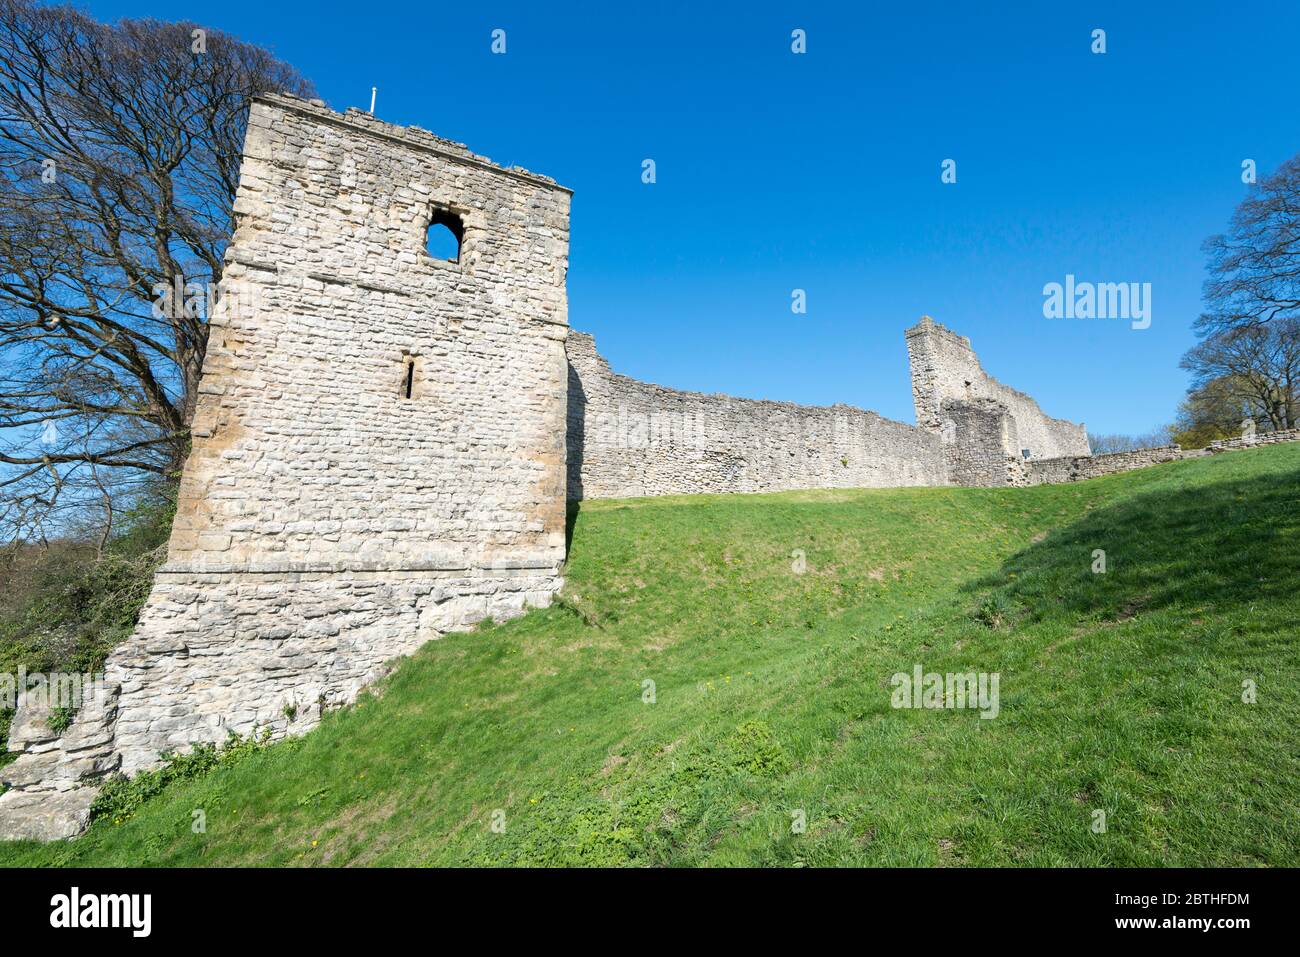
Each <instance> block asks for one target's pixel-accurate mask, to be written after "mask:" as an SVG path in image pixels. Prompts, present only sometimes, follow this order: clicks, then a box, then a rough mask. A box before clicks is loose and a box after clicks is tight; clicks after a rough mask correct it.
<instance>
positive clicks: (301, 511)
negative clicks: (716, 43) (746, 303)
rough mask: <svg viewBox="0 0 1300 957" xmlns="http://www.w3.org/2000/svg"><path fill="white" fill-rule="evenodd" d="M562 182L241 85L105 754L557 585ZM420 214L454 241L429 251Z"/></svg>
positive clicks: (154, 749) (184, 739) (307, 713)
mask: <svg viewBox="0 0 1300 957" xmlns="http://www.w3.org/2000/svg"><path fill="white" fill-rule="evenodd" d="M569 199H570V195H569V192H568V191H567V190H565V189H563V188H561V187H558V186H556V185H555V184H554V182H552V181H550V180H547V179H545V178H544V177H539V176H535V175H532V174H528V173H526V172H523V171H514V170H503V169H501V168H499V167H496V166H493V165H492V164H491V163H489V162H488V161H486V160H484V159H483V158H481V157H477V156H475V155H473V154H472V153H470V152H469V151H468V150H466V149H465V148H464V147H463V146H460V145H458V144H454V143H450V142H448V141H446V140H441V139H439V138H437V137H435V136H433V135H432V134H431V133H427V132H425V131H422V130H418V129H414V128H411V129H404V128H401V127H394V126H391V125H388V124H384V123H381V122H379V121H377V120H374V119H372V118H371V117H369V116H367V115H365V114H362V113H359V112H357V111H350V112H349V113H348V114H346V115H339V114H335V113H332V112H330V111H329V110H327V109H325V108H324V107H323V106H320V105H315V104H311V103H306V102H303V101H301V100H296V99H292V98H282V97H267V98H261V99H258V100H256V101H254V103H253V105H252V108H251V113H250V117H249V126H248V134H247V138H246V143H245V152H244V161H243V165H242V168H241V176H240V183H239V189H238V196H237V199H236V202H235V207H234V209H235V214H236V218H237V229H236V231H235V233H234V236H233V238H232V240H231V243H230V245H229V247H228V250H227V253H226V267H225V274H224V278H223V280H222V284H221V301H220V303H219V305H218V306H217V307H216V309H215V311H214V314H213V316H212V318H211V324H210V325H211V334H210V340H209V344H208V351H207V356H206V359H205V363H204V368H203V376H202V382H201V386H200V390H199V391H200V398H199V404H198V408H197V412H196V415H195V420H194V426H193V437H194V444H193V451H192V454H191V455H190V458H189V460H188V462H187V463H186V466H185V470H184V475H183V478H182V481H181V487H180V496H179V506H178V512H177V517H176V522H175V526H174V530H173V533H172V537H171V541H170V546H169V551H168V559H167V562H166V564H165V565H164V567H163V568H162V570H161V571H160V572H159V574H158V578H157V582H156V584H155V587H154V589H153V592H152V594H151V595H150V597H149V600H148V603H147V605H146V606H145V609H144V612H143V614H142V617H141V620H140V623H139V626H138V627H137V630H136V632H135V634H134V636H133V637H132V638H131V639H130V640H128V641H127V642H126V643H125V644H124V645H123V646H121V647H120V648H119V649H118V650H116V651H115V652H114V653H113V654H112V655H111V657H110V658H109V661H108V664H107V668H106V677H107V679H108V683H109V685H110V686H111V687H112V688H113V694H114V703H113V705H112V709H111V710H112V712H113V713H112V715H111V716H110V717H109V718H104V717H103V715H104V714H105V713H107V712H106V711H104V709H100V711H99V713H97V714H96V716H95V720H96V721H97V722H99V723H100V724H101V725H103V727H104V728H105V729H107V730H106V732H100V731H97V732H96V734H95V735H94V737H95V739H96V744H95V750H94V752H93V754H94V756H95V757H96V759H97V761H96V768H97V769H98V770H100V771H102V770H104V769H105V768H106V767H108V766H112V765H120V767H121V768H122V770H124V771H128V772H130V771H134V770H137V769H139V768H142V767H145V766H147V765H149V764H151V763H153V762H155V761H156V760H157V758H158V754H159V752H161V751H162V750H164V749H167V748H177V747H180V746H183V745H187V744H191V743H193V742H196V741H212V740H222V739H224V738H225V736H226V734H227V733H228V732H230V731H235V732H240V733H249V732H251V731H252V730H253V729H255V728H258V729H261V728H268V727H269V728H270V729H271V730H272V732H273V733H274V734H277V735H278V734H282V733H285V732H286V731H288V730H305V729H306V728H308V727H310V726H311V725H312V724H313V723H314V722H315V720H316V719H317V718H318V716H319V713H320V708H321V706H322V705H325V704H330V703H337V702H342V701H347V700H350V699H351V698H352V697H353V696H354V695H355V693H356V691H357V689H358V688H360V687H361V686H362V685H363V684H365V683H367V682H369V681H370V680H373V678H375V677H376V676H377V675H378V674H379V673H381V671H382V669H383V667H384V663H385V661H387V660H388V659H390V658H393V657H395V656H397V655H401V654H405V653H409V652H410V651H412V650H414V649H415V648H416V647H418V646H419V645H420V644H421V643H423V642H424V641H426V640H428V639H430V638H434V637H437V636H438V635H440V634H442V633H444V632H445V631H448V630H451V629H455V628H461V627H464V626H466V625H467V624H469V623H471V622H473V621H476V620H478V619H480V618H482V617H484V616H486V615H496V616H500V617H505V616H508V615H511V614H517V613H518V612H519V611H521V610H522V608H523V607H524V606H525V605H529V604H545V603H546V602H547V601H548V600H549V596H550V595H551V594H552V593H553V592H554V591H555V590H556V589H557V588H558V587H559V586H560V578H559V572H560V565H561V563H562V562H563V560H564V550H565V495H564V492H565V482H566V474H565V445H564V434H565V433H564V430H565V422H566V401H567V387H568V382H567V365H566V360H565V352H564V340H565V335H566V333H567V323H568V320H567V311H566V298H565V273H566V270H567V263H568V214H569ZM438 209H443V210H450V211H451V212H452V213H454V214H455V215H457V216H459V217H460V218H461V219H462V220H463V223H464V239H463V243H462V245H461V252H460V261H459V263H450V262H443V261H436V260H433V259H431V258H430V257H429V256H428V255H427V253H426V252H425V231H426V227H427V225H428V223H429V222H430V220H431V218H432V217H433V215H434V211H435V210H438ZM409 363H414V371H413V394H412V396H411V397H410V398H406V396H405V386H406V382H407V376H408V364H409ZM85 710H86V711H87V720H89V717H90V712H93V711H95V709H85ZM79 720H80V716H79ZM80 733H81V732H80V729H79V727H78V725H77V724H74V726H73V729H72V731H71V732H70V734H69V735H67V736H65V738H66V739H70V740H72V741H74V742H75V741H79V740H80V739H79V738H78V734H80ZM83 737H84V735H83ZM61 748H62V745H61V744H60V743H59V742H54V743H52V744H51V743H49V742H47V743H46V746H44V750H43V752H42V753H43V754H45V757H43V758H41V761H43V762H45V763H47V764H48V763H50V762H53V761H56V759H57V760H58V761H62V764H63V765H65V766H67V765H68V762H69V761H71V759H72V757H73V755H71V754H70V753H68V754H65V755H63V757H64V758H67V759H68V760H67V761H63V759H62V758H59V757H58V755H57V754H56V755H55V757H54V758H51V757H50V755H51V754H55V753H56V752H59V751H60V749H61ZM63 750H69V749H63ZM30 757H31V755H28V754H24V755H23V756H22V757H20V758H19V762H27V763H26V764H22V763H19V766H18V767H17V770H16V771H15V770H14V768H13V766H10V768H9V769H7V773H9V775H10V776H11V777H15V778H17V779H18V780H20V781H22V782H23V787H24V788H39V787H42V786H45V785H47V784H51V783H52V782H54V783H57V786H58V787H60V788H62V787H63V786H64V785H65V784H68V782H67V781H66V777H67V775H62V774H53V775H45V776H44V777H43V778H42V780H35V781H34V780H32V778H33V774H32V772H31V761H28V759H29V758H30ZM83 763H84V762H83ZM5 798H8V795H5V796H3V797H0V801H4V800H5ZM13 800H16V799H11V800H10V803H11V804H12V802H13ZM2 810H3V809H2V808H0V811H2ZM3 818H4V815H3V814H2V813H0V831H3V830H5V827H4V826H3Z"/></svg>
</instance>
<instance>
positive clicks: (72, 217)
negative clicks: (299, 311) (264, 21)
mask: <svg viewBox="0 0 1300 957" xmlns="http://www.w3.org/2000/svg"><path fill="white" fill-rule="evenodd" d="M261 91H288V92H292V93H294V94H296V95H299V96H312V95H314V93H313V91H312V89H311V87H310V85H309V84H308V83H307V82H306V81H305V80H304V79H303V78H302V77H301V76H299V75H298V73H297V72H296V71H295V70H294V69H293V68H292V67H290V66H288V65H286V64H284V63H282V62H280V61H279V60H277V59H276V58H275V57H274V56H272V55H271V54H270V53H269V52H267V51H266V50H263V49H261V48H259V47H256V46H253V45H250V44H247V43H244V42H242V41H239V40H237V39H235V38H234V37H231V36H228V35H226V34H223V33H221V32H219V31H216V30H204V29H203V28H200V27H199V26H198V25H196V24H192V23H165V22H160V21H157V20H123V21H121V22H119V23H116V24H102V23H99V22H97V21H95V20H93V19H91V18H90V17H88V16H86V15H85V14H83V13H81V12H80V11H78V10H76V9H74V8H72V7H67V6H59V7H38V6H35V5H33V4H32V3H30V2H29V0H0V542H4V541H14V540H18V539H19V538H26V537H30V536H32V535H34V534H35V535H40V534H44V533H45V532H46V531H48V530H49V529H50V528H52V527H54V528H57V527H59V523H60V522H61V521H62V520H63V518H65V517H66V514H67V510H69V509H71V510H84V509H85V508H87V507H92V508H98V509H101V510H104V509H110V510H111V508H112V507H113V506H112V498H113V497H114V496H115V495H121V494H129V492H130V490H132V489H138V488H140V487H144V486H147V485H149V484H150V483H153V484H156V483H158V482H159V480H165V479H166V478H168V477H171V476H174V475H175V474H176V473H177V472H178V470H179V468H180V466H181V464H182V463H183V462H184V459H185V455H186V453H187V450H188V441H189V440H188V427H189V423H190V419H191V416H192V414H193V411H194V405H195V399H196V389H197V385H198V379H199V373H200V370H201V368H202V365H203V355H204V351H205V349H206V346H207V332H208V330H207V320H206V317H207V305H208V300H209V298H210V297H208V296H207V295H206V292H207V291H208V290H211V289H213V288H215V286H216V283H218V282H219V281H220V279H221V273H222V257H223V255H224V251H225V245H226V242H227V241H228V239H229V236H230V233H231V231H232V226H233V222H232V213H231V206H232V203H233V200H234V194H235V188H236V185H237V182H238V175H239V161H240V152H241V149H242V146H243V136H244V130H245V128H246V123H247V110H248V102H249V98H250V96H251V95H252V94H254V93H257V92H261ZM178 290H179V291H180V294H179V295H178V294H176V292H175V291H178ZM96 503H98V504H96ZM108 514H110V515H111V511H110V512H108Z"/></svg>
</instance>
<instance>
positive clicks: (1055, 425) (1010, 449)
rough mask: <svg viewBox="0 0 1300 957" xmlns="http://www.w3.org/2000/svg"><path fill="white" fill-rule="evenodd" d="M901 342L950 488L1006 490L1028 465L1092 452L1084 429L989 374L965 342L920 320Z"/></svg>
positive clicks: (922, 418) (921, 422) (920, 418)
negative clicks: (996, 487)
mask: <svg viewBox="0 0 1300 957" xmlns="http://www.w3.org/2000/svg"><path fill="white" fill-rule="evenodd" d="M906 337H907V356H908V361H909V363H910V364H911V369H912V401H913V404H914V405H915V407H916V424H917V427H918V428H921V429H923V430H925V431H927V432H931V433H936V434H938V435H939V436H940V437H941V439H942V442H943V446H944V448H945V450H946V452H947V458H948V472H949V479H950V480H951V481H952V482H954V483H955V484H958V485H1004V484H1007V483H1008V482H1014V481H1015V479H1016V474H1017V472H1018V471H1019V465H1018V463H1023V462H1024V461H1026V460H1030V459H1056V458H1065V457H1071V456H1087V455H1089V454H1091V453H1090V451H1089V448H1088V431H1087V429H1086V428H1085V427H1084V426H1083V425H1076V424H1075V423H1073V422H1067V421H1065V420H1064V419H1054V418H1052V417H1051V416H1049V415H1047V414H1046V413H1044V412H1043V410H1042V409H1041V408H1040V407H1039V405H1038V403H1037V402H1036V401H1035V400H1034V398H1033V397H1032V396H1029V395H1026V394H1025V393H1023V392H1020V391H1018V390H1016V389H1013V388H1011V387H1009V386H1006V385H1003V384H1002V383H1001V382H999V381H998V380H997V379H995V378H993V377H992V376H990V375H989V374H988V373H987V372H985V371H984V367H983V366H982V365H980V361H979V357H978V356H977V355H976V354H975V351H974V350H973V349H972V348H971V344H970V340H969V339H968V338H966V337H965V336H960V335H958V334H957V333H955V332H953V331H951V330H950V329H947V328H945V327H944V326H941V325H939V323H937V322H935V321H934V320H933V319H931V318H930V317H929V316H922V317H921V321H920V322H918V323H917V324H916V325H915V326H913V327H912V328H910V329H908V330H907V332H906Z"/></svg>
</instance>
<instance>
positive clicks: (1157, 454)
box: [1010, 445, 1189, 485]
mask: <svg viewBox="0 0 1300 957" xmlns="http://www.w3.org/2000/svg"><path fill="white" fill-rule="evenodd" d="M1188 455H1189V453H1185V452H1183V451H1182V449H1180V448H1179V447H1178V446H1176V445H1166V446H1161V447H1158V448H1154V449H1135V450H1134V451H1132V452H1110V453H1107V454H1105V455H1084V456H1071V457H1065V458H1058V459H1034V460H1031V461H1029V462H1022V463H1020V467H1019V469H1016V470H1014V477H1013V478H1012V479H1011V480H1010V484H1013V485H1051V484H1056V483H1059V482H1080V481H1082V480H1084V479H1090V478H1099V477H1100V476H1102V475H1113V474H1114V473H1116V472H1129V471H1132V470H1133V469H1141V468H1146V467H1147V466H1148V465H1159V464H1161V463H1162V462H1173V461H1176V460H1178V459H1181V458H1185V457H1188Z"/></svg>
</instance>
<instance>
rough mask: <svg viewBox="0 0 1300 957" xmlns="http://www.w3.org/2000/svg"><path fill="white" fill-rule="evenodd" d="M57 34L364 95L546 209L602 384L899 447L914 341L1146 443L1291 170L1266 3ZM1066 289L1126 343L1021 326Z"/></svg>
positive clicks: (1075, 327)
mask: <svg viewBox="0 0 1300 957" xmlns="http://www.w3.org/2000/svg"><path fill="white" fill-rule="evenodd" d="M82 6H83V7H84V8H85V9H87V10H89V11H90V12H91V13H92V14H93V15H95V16H97V17H98V18H100V19H104V20H111V19H116V18H118V17H120V16H156V17H160V18H165V19H183V18H188V19H193V20H196V21H198V22H200V23H204V24H208V25H211V26H215V27H219V28H221V29H224V30H227V31H230V32H232V33H234V34H236V35H238V36H240V37H242V38H244V39H246V40H250V41H253V42H257V43H260V44H263V45H266V46H269V47H271V48H272V49H273V50H274V51H275V52H276V53H277V54H278V55H279V56H280V57H282V58H283V59H285V60H288V61H289V62H291V63H293V64H294V65H295V66H297V67H298V68H299V69H300V70H301V71H302V72H303V73H304V74H305V75H307V76H308V77H309V78H311V79H312V80H313V81H314V82H315V84H316V86H317V88H318V89H319V90H320V92H321V95H322V96H324V98H325V99H326V100H327V102H328V103H329V104H330V106H332V107H333V108H335V109H344V108H346V107H348V106H359V107H362V108H365V107H366V106H368V105H369V99H370V88H371V86H378V88H379V96H378V108H377V110H376V113H377V115H378V116H379V117H380V118H382V119H385V120H388V121H391V122H395V123H400V124H416V125H419V126H423V127H426V128H427V129H430V130H433V131H434V132H435V133H438V134H439V135H441V136H446V137H449V138H451V139H455V140H459V141H461V142H464V143H466V144H467V145H468V146H469V147H470V148H471V149H473V150H475V151H476V152H479V153H482V154H485V155H487V156H489V157H491V158H492V159H494V160H496V161H497V162H500V163H505V164H508V165H516V164H517V165H521V166H524V167H527V168H529V169H532V170H536V171H538V172H543V173H546V174H548V175H550V176H554V177H555V178H556V179H558V180H559V181H560V182H561V183H564V184H565V185H567V186H569V187H571V188H572V189H573V190H574V191H575V196H574V203H573V219H572V230H573V231H572V237H571V249H570V254H571V258H570V268H569V319H570V322H571V324H572V325H573V326H574V327H575V328H578V329H582V330H584V331H587V332H591V333H593V334H594V335H595V336H596V340H597V343H598V345H599V346H600V348H601V351H602V352H604V354H605V355H606V356H607V357H608V358H609V359H610V361H611V363H612V364H613V366H614V368H615V370H616V371H619V372H623V373H626V374H628V375H632V376H635V377H637V378H641V379H647V380H650V381H654V382H658V383H661V384H664V385H669V386H674V387H677V388H685V389H694V390H701V391H706V392H715V391H716V392H727V393H731V394H735V395H742V396H751V397H756V398H772V399H783V400H788V401H795V402H804V403H815V404H830V403H833V402H837V401H840V402H848V403H851V404H853V405H858V406H862V407H865V408H869V409H875V410H876V411H878V412H880V413H881V414H883V415H887V416H890V417H892V418H897V419H902V420H904V421H909V422H910V421H913V420H914V416H913V412H912V405H911V392H910V387H909V384H908V376H907V361H906V352H905V348H904V344H903V336H902V331H903V329H904V327H906V326H908V325H911V324H912V323H913V322H915V321H916V319H917V317H919V316H920V315H922V314H923V313H926V314H929V315H932V316H933V317H934V318H935V319H936V320H938V321H940V322H942V323H944V324H945V325H948V326H950V327H951V328H954V329H956V330H957V331H959V332H961V333H963V334H965V335H968V336H970V338H971V340H972V343H973V345H974V347H975V349H976V351H977V352H978V353H979V355H980V357H981V359H982V360H983V362H984V365H985V368H986V369H988V370H989V372H991V373H992V374H993V375H995V376H997V377H999V378H1000V379H1002V380H1003V381H1004V382H1006V383H1008V384H1009V385H1013V386H1015V387H1017V388H1020V389H1022V390H1025V391H1027V392H1030V393H1031V394H1032V395H1034V396H1035V397H1037V398H1038V399H1039V401H1040V403H1041V404H1042V405H1043V407H1044V409H1045V410H1046V411H1047V412H1048V413H1049V414H1052V415H1057V416H1061V417H1065V418H1070V419H1073V420H1076V421H1079V420H1083V421H1086V422H1087V423H1088V426H1089V428H1090V429H1091V430H1093V431H1101V432H1118V431H1123V432H1142V431H1146V430H1148V429H1150V428H1153V427H1154V426H1156V425H1158V424H1160V423H1163V422H1167V421H1169V420H1170V419H1171V418H1172V415H1173V412H1174V409H1175V406H1176V405H1177V402H1178V400H1179V399H1180V398H1181V397H1182V394H1183V391H1184V389H1185V386H1186V377H1185V375H1184V374H1183V373H1182V372H1181V371H1180V370H1179V369H1178V360H1179V357H1180V356H1181V355H1182V353H1183V352H1184V351H1185V350H1186V349H1187V347H1188V346H1189V345H1191V344H1192V342H1193V341H1194V340H1193V337H1192V335H1191V331H1190V326H1191V322H1192V321H1193V319H1195V317H1196V315H1197V314H1198V312H1199V311H1200V305H1201V304H1200V294H1201V283H1202V282H1203V280H1204V257H1203V255H1202V253H1201V251H1200V245H1201V242H1202V241H1203V240H1204V239H1205V237H1206V236H1208V235H1210V234H1212V233H1215V232H1218V231H1221V230H1222V229H1223V228H1224V226H1225V225H1226V223H1227V220H1228V217H1229V216H1230V214H1231V212H1232V210H1233V207H1234V206H1235V204H1236V203H1237V202H1238V201H1239V200H1240V198H1241V197H1242V196H1243V195H1244V192H1245V189H1246V187H1245V186H1244V185H1243V184H1242V182H1241V163H1242V160H1243V159H1248V158H1249V159H1253V160H1255V161H1256V163H1257V164H1258V168H1259V171H1260V173H1261V174H1264V173H1267V172H1268V171H1271V170H1272V169H1273V168H1275V167H1276V166H1277V164H1278V163H1280V162H1281V161H1283V160H1284V159H1286V158H1288V157H1289V156H1291V155H1293V154H1294V153H1295V152H1297V151H1298V150H1300V131H1298V130H1297V106H1296V104H1297V100H1296V97H1295V91H1296V81H1295V76H1294V68H1295V64H1296V60H1295V49H1296V46H1297V39H1298V38H1300V4H1295V3H1293V2H1292V3H1276V4H1274V3H1267V2H1264V3H1251V4H1249V5H1245V4H1228V3H1219V4H1208V3H1204V4H1203V3H1179V4H1150V5H1146V6H1148V7H1149V8H1148V9H1138V8H1137V7H1138V5H1137V4H1134V3H1131V2H1129V3H1055V2H1050V3H1049V2H1041V3H998V4H996V5H995V4H974V3H971V4H956V3H953V4H945V3H926V4H897V3H891V4H857V3H855V4H849V3H844V4H842V5H834V6H832V5H825V4H815V3H814V4H810V3H803V2H799V3H796V2H787V3H761V2H750V3H743V4H708V5H706V4H701V3H691V4H685V3H682V4H655V3H642V4H638V5H636V6H635V7H629V8H626V9H625V10H621V11H620V10H615V9H614V8H613V5H608V4H591V5H573V4H557V5H555V6H554V8H552V6H551V5H549V4H537V3H531V4H491V3H482V4H479V3H475V4H445V3H431V2H423V3H405V2H390V3H376V4H364V3H363V4H357V3H348V4H334V3H325V2H319V0H315V2H310V3H306V2H294V0H274V2H266V0H261V2H257V3H253V2H244V0H222V2H220V3H215V2H212V0H167V2H165V3H164V2H157V0H127V2H123V0H103V2H98V0H96V2H89V3H84V4H82ZM496 28H500V29H504V30H505V31H506V50H507V52H506V53H505V55H494V54H493V53H492V52H491V50H490V44H491V32H492V30H493V29H496ZM795 28H800V29H803V30H805V31H806V32H807V53H806V54H803V55H795V54H793V53H792V52H791V50H790V34H791V31H792V30H793V29H795ZM1095 28H1101V29H1104V30H1105V31H1106V45H1107V52H1106V53H1105V54H1103V55H1098V54H1094V53H1092V52H1091V51H1090V45H1091V32H1092V30H1093V29H1095ZM646 158H652V159H654V160H655V163H656V169H657V180H658V181H657V182H656V183H655V184H653V185H646V184H644V183H642V182H641V170H642V160H644V159H646ZM949 158H951V159H954V160H955V161H956V163H957V182H956V183H955V184H950V185H949V184H944V183H942V182H941V180H940V171H941V170H940V167H941V163H942V162H943V160H945V159H949ZM1067 273H1069V274H1074V275H1075V276H1076V277H1077V278H1078V279H1079V280H1091V281H1096V282H1149V283H1151V288H1152V322H1151V326H1150V328H1149V329H1145V330H1134V329H1131V328H1130V324H1129V323H1128V322H1123V321H1116V320H1109V321H1106V320H1082V319H1057V320H1049V319H1045V318H1044V317H1043V291H1042V290H1043V286H1044V284H1046V283H1049V282H1063V281H1064V278H1065V276H1066V274H1067ZM796 288H800V289H804V290H806V293H807V312H806V314H803V315H796V314H793V313H792V312H791V308H790V304H791V291H792V290H793V289H796Z"/></svg>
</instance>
